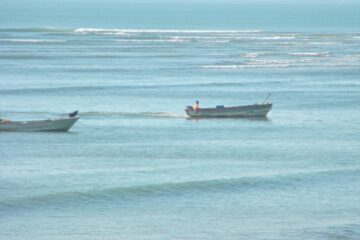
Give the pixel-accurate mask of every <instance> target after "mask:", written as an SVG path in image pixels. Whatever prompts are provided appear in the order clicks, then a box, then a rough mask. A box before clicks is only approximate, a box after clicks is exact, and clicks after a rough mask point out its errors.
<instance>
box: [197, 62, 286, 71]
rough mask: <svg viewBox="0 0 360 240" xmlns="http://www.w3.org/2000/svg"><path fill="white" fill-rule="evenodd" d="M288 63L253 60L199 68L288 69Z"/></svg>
mask: <svg viewBox="0 0 360 240" xmlns="http://www.w3.org/2000/svg"><path fill="white" fill-rule="evenodd" d="M290 63H291V62H290V61H287V60H254V61H249V62H243V63H241V64H215V65H204V66H201V68H207V69H239V68H287V67H290V66H291V65H290Z"/></svg>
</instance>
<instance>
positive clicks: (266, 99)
mask: <svg viewBox="0 0 360 240" xmlns="http://www.w3.org/2000/svg"><path fill="white" fill-rule="evenodd" d="M270 96H271V93H269V94H268V95H267V97H266V98H265V99H264V101H263V102H262V104H265V102H266V100H268V99H269V97H270Z"/></svg>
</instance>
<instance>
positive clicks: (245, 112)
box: [185, 103, 272, 118]
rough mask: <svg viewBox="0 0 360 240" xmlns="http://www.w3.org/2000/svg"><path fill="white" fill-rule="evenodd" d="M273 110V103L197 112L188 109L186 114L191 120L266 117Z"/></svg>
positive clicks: (203, 109)
mask: <svg viewBox="0 0 360 240" xmlns="http://www.w3.org/2000/svg"><path fill="white" fill-rule="evenodd" d="M271 108H272V103H267V104H254V105H247V106H239V107H221V108H200V109H199V110H197V111H195V110H194V109H193V108H192V107H188V108H187V109H185V112H186V114H187V115H188V116H189V117H191V118H226V117H227V118H241V117H266V115H267V114H268V112H269V111H270V110H271Z"/></svg>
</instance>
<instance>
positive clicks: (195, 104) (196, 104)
mask: <svg viewBox="0 0 360 240" xmlns="http://www.w3.org/2000/svg"><path fill="white" fill-rule="evenodd" d="M193 109H194V110H195V111H199V109H200V106H199V101H198V100H196V102H195V103H194V106H193Z"/></svg>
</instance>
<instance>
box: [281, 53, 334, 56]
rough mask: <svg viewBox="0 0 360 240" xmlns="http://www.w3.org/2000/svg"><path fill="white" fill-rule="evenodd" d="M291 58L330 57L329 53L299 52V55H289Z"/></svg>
mask: <svg viewBox="0 0 360 240" xmlns="http://www.w3.org/2000/svg"><path fill="white" fill-rule="evenodd" d="M288 54H289V55H291V56H298V57H324V56H329V52H297V53H288Z"/></svg>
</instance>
